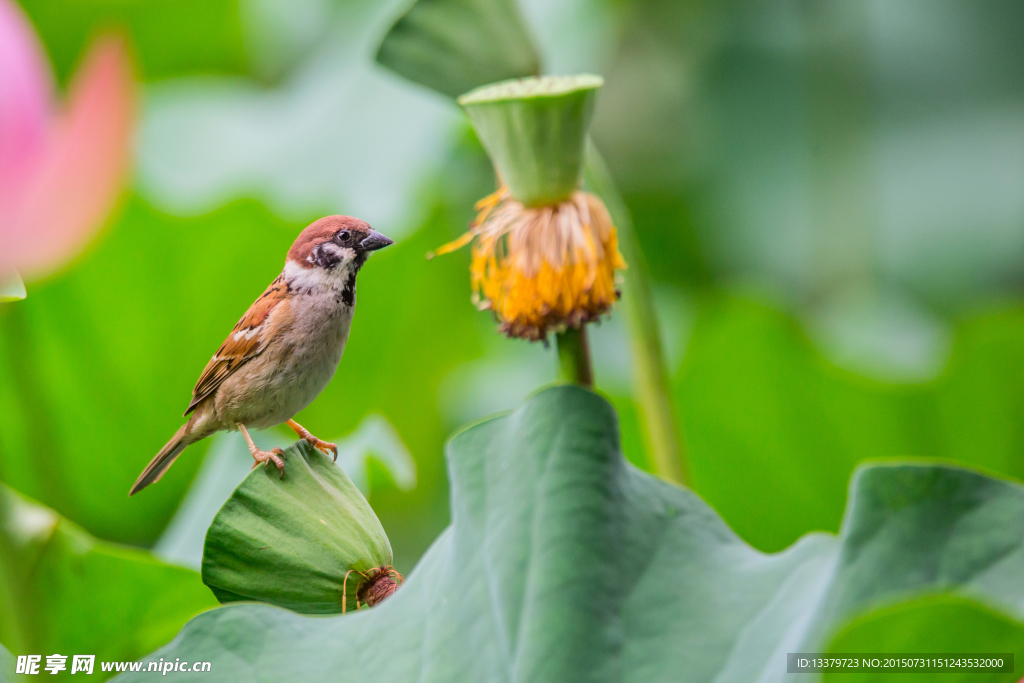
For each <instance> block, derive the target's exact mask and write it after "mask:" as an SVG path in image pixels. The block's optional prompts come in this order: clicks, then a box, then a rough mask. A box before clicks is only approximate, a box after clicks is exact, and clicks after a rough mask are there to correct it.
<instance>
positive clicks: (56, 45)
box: [20, 0, 249, 81]
mask: <svg viewBox="0 0 1024 683" xmlns="http://www.w3.org/2000/svg"><path fill="white" fill-rule="evenodd" d="M20 2H21V6H22V7H23V8H24V9H25V12H26V13H27V14H28V16H29V18H30V19H31V20H32V24H33V26H35V28H36V31H38V32H39V36H40V38H41V39H42V41H43V43H44V44H45V45H46V51H47V54H48V55H49V57H50V59H51V60H52V62H53V67H54V69H55V71H56V73H57V77H58V78H59V79H60V80H61V81H65V80H66V79H67V78H68V76H69V75H70V74H71V73H72V71H73V70H74V68H75V66H76V64H77V63H78V61H79V60H80V59H81V58H82V53H83V50H84V49H85V46H86V44H87V43H88V41H89V40H90V39H91V38H93V37H94V36H95V34H96V32H97V31H98V30H103V29H109V28H115V29H117V30H123V31H125V32H126V33H127V34H128V35H129V36H130V40H131V44H132V49H133V52H134V54H135V56H136V58H137V62H138V66H139V70H140V72H141V73H140V75H141V76H142V78H144V79H146V80H154V79H161V78H169V77H173V76H179V75H184V74H190V73H207V72H216V73H244V72H246V70H247V69H248V64H249V60H248V59H247V56H246V51H245V45H244V42H243V30H242V18H241V14H240V11H239V0H76V1H75V2H63V0H20Z"/></svg>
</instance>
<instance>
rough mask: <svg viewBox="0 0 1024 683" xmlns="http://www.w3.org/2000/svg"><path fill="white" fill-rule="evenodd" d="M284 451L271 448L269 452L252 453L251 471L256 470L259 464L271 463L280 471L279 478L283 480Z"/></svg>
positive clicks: (258, 451)
mask: <svg viewBox="0 0 1024 683" xmlns="http://www.w3.org/2000/svg"><path fill="white" fill-rule="evenodd" d="M283 458H284V451H283V450H281V449H280V448H271V449H270V450H269V451H260V450H257V451H253V453H252V459H253V460H255V462H254V463H253V464H252V469H256V465H259V464H260V463H267V462H268V461H273V463H274V464H275V465H277V469H279V470H281V478H282V479H284V460H283Z"/></svg>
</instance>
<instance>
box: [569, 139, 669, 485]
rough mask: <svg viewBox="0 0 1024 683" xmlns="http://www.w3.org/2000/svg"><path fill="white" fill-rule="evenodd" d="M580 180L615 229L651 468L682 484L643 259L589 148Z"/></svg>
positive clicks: (626, 215) (619, 203) (598, 157)
mask: <svg viewBox="0 0 1024 683" xmlns="http://www.w3.org/2000/svg"><path fill="white" fill-rule="evenodd" d="M585 177H586V180H587V183H588V184H589V185H590V187H591V188H592V189H593V190H594V191H595V192H596V193H597V194H598V195H600V196H601V198H602V199H603V200H604V202H605V206H607V207H608V211H609V212H610V213H611V215H612V220H613V221H614V222H615V224H616V226H617V227H618V234H619V247H620V248H621V250H622V252H623V256H625V258H626V261H627V262H628V263H629V269H628V270H627V271H626V282H625V287H624V288H623V293H622V298H623V303H624V305H625V308H626V317H627V319H628V321H629V329H630V338H631V339H630V341H631V344H630V346H631V351H632V354H633V366H634V371H635V374H634V377H635V382H636V392H637V396H638V398H639V400H640V408H641V417H642V421H643V425H644V436H645V441H646V442H647V447H648V452H649V453H650V454H651V461H652V462H651V464H652V465H653V468H654V473H655V474H657V475H658V476H659V477H660V478H662V479H665V480H666V481H671V482H675V483H677V484H685V483H686V481H687V478H688V470H689V468H688V467H687V461H686V449H685V448H684V446H683V435H682V430H681V429H680V426H679V423H678V421H677V420H676V417H675V415H676V413H675V400H674V397H673V394H672V385H671V381H670V377H669V371H668V363H667V362H666V360H665V349H664V347H663V346H662V343H661V329H660V326H659V324H658V312H657V309H656V308H655V306H654V295H653V292H652V291H651V282H650V279H649V278H648V276H647V267H646V263H645V261H644V255H643V252H642V250H641V248H640V244H639V243H638V242H637V239H636V234H635V233H634V231H633V221H632V218H631V217H630V215H629V209H628V208H627V207H626V203H625V202H624V201H623V199H622V196H621V195H620V194H619V191H618V189H617V188H616V187H615V182H614V181H613V180H612V177H611V174H610V173H609V171H608V167H607V166H605V163H604V160H603V159H602V158H601V155H600V154H599V153H598V151H597V148H596V147H595V146H594V145H593V143H591V144H589V145H588V146H587V163H586V171H585Z"/></svg>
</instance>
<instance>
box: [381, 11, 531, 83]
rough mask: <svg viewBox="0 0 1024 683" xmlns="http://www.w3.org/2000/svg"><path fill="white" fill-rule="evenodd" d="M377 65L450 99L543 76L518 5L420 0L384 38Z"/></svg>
mask: <svg viewBox="0 0 1024 683" xmlns="http://www.w3.org/2000/svg"><path fill="white" fill-rule="evenodd" d="M377 61H378V62H379V63H380V64H382V65H383V66H386V67H387V68H389V69H391V70H392V71H394V72H395V73H397V74H399V75H401V76H404V77H405V78H408V79H409V80H411V81H414V82H416V83H419V84H421V85H425V86H427V87H428V88H432V89H434V90H436V91H438V92H440V93H442V94H445V95H448V96H449V97H458V96H459V95H461V94H463V93H465V92H468V91H470V90H472V89H473V88H475V87H477V86H480V85H484V84H485V83H493V82H495V81H503V80H505V79H508V78H519V77H522V76H533V75H536V74H537V73H539V71H540V57H539V56H538V55H537V50H536V48H534V46H533V42H532V40H531V39H530V35H529V33H528V32H527V29H526V25H525V24H524V22H523V17H522V14H521V13H520V11H519V7H518V6H517V4H516V0H417V2H415V3H414V4H413V5H412V7H411V8H409V10H408V11H407V12H406V13H405V14H404V15H402V17H400V18H399V19H398V21H396V22H395V24H394V25H393V26H392V27H391V30H389V31H388V33H387V35H386V36H384V40H383V41H382V42H381V44H380V47H379V48H378V49H377Z"/></svg>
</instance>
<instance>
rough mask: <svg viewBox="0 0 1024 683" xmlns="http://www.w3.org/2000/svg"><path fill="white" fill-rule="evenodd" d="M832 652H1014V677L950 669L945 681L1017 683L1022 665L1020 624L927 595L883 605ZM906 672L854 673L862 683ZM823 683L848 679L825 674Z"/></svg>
mask: <svg viewBox="0 0 1024 683" xmlns="http://www.w3.org/2000/svg"><path fill="white" fill-rule="evenodd" d="M827 651H828V652H830V653H834V654H837V655H838V654H841V653H872V652H890V653H911V652H920V653H968V652H976V653H991V654H995V653H1013V655H1014V668H1015V671H1017V673H993V674H983V673H969V672H963V671H957V670H955V669H952V670H950V671H949V672H945V673H943V674H942V680H943V681H953V682H954V683H955V682H956V681H993V682H994V681H1005V682H1006V683H1013V681H1018V680H1020V676H1021V674H1020V670H1021V662H1024V623H1021V622H1020V621H1017V620H1014V619H1012V618H1011V617H1008V616H1006V615H1005V614H1001V613H999V612H997V611H994V610H992V609H989V608H987V607H985V606H983V605H980V604H978V603H976V602H974V601H971V600H965V599H963V598H954V597H950V596H929V597H925V598H921V599H919V600H914V601H911V602H908V603H904V604H901V605H894V606H890V607H884V608H881V609H878V610H874V611H872V612H869V613H868V614H865V615H862V616H860V617H858V618H857V619H854V620H853V622H852V623H850V624H848V625H847V626H846V627H845V628H844V629H843V630H842V631H840V632H839V633H838V634H837V635H836V637H835V638H834V639H833V640H832V644H831V646H830V647H829V648H828V650H827ZM906 677H907V674H906V673H885V672H872V673H869V674H866V675H865V674H863V673H861V674H858V675H857V677H856V680H858V681H865V683H883V682H886V681H893V682H894V683H897V682H899V681H906V680H907V678H906ZM824 679H825V681H835V680H844V681H846V680H850V679H849V677H848V676H844V675H840V674H825V676H824Z"/></svg>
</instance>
